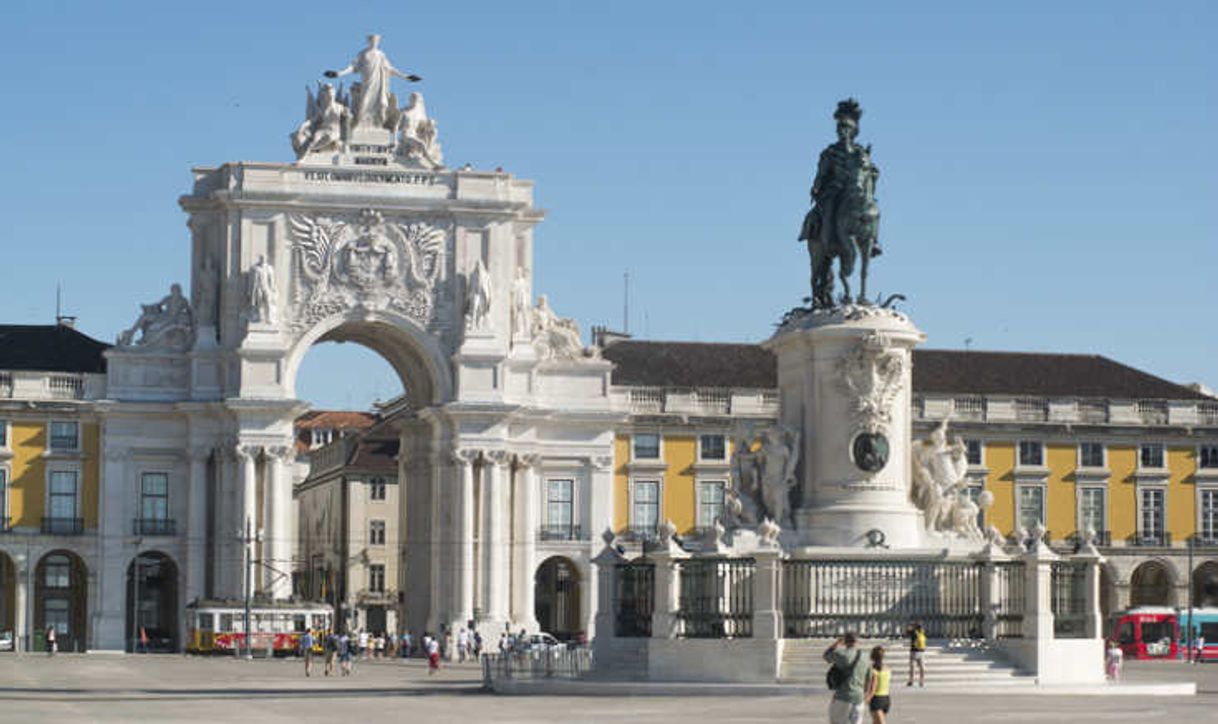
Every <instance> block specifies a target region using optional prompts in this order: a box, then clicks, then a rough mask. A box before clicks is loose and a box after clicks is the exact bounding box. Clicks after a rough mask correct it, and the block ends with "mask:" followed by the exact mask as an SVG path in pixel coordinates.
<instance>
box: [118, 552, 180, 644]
mask: <svg viewBox="0 0 1218 724" xmlns="http://www.w3.org/2000/svg"><path fill="white" fill-rule="evenodd" d="M178 598H179V597H178V567H177V565H176V564H175V563H174V562H173V559H171V558H170V557H169V556H167V555H165V554H164V553H161V552H159V551H149V552H147V553H141V554H139V555H138V556H136V557H135V558H134V559H133V560H132V561H131V564H130V565H129V566H127V616H126V622H127V639H126V640H127V651H128V652H138V653H171V652H176V651H178V650H180V646H181V643H180V642H179V641H178Z"/></svg>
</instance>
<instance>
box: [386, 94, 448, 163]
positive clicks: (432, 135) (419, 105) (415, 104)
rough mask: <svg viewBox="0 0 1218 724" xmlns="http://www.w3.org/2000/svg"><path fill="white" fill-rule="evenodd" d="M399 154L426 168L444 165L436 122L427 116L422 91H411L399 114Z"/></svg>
mask: <svg viewBox="0 0 1218 724" xmlns="http://www.w3.org/2000/svg"><path fill="white" fill-rule="evenodd" d="M397 134H398V156H399V157H400V158H401V159H402V160H403V161H406V162H407V163H413V164H415V165H418V166H421V167H422V168H426V169H438V168H443V167H444V153H443V152H442V151H441V150H440V141H439V138H438V133H437V130H436V122H435V121H433V120H432V119H430V118H428V117H427V108H426V106H424V105H423V95H422V94H421V93H411V94H410V100H408V101H407V103H406V106H405V107H404V108H402V109H401V110H400V111H399V112H398V114H397Z"/></svg>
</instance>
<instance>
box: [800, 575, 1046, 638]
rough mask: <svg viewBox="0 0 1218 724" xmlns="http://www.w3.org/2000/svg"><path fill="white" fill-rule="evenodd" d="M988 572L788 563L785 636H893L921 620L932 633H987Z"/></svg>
mask: <svg viewBox="0 0 1218 724" xmlns="http://www.w3.org/2000/svg"><path fill="white" fill-rule="evenodd" d="M982 572H983V566H982V564H981V563H976V562H967V561H961V562H954V561H925V562H924V561H822V560H788V561H783V566H782V612H783V621H784V623H785V628H786V635H787V637H788V638H832V637H834V636H839V635H841V634H842V633H844V632H846V631H855V632H857V633H859V634H860V635H862V636H865V637H873V638H875V637H893V636H901V635H903V634H904V632H905V627H906V626H907V625H908V624H909V622H910V621H914V620H917V621H921V622H922V625H923V626H924V627H925V630H926V633H927V635H928V636H930V637H932V638H980V637H981V636H982V635H983V634H984V631H983V629H982V625H983V623H984V613H983V608H982V606H981V575H982ZM1011 578H1012V580H1013V579H1014V577H1013V576H1012V577H1011ZM1020 592H1022V587H1021V588H1020ZM1020 615H1021V618H1022V608H1020Z"/></svg>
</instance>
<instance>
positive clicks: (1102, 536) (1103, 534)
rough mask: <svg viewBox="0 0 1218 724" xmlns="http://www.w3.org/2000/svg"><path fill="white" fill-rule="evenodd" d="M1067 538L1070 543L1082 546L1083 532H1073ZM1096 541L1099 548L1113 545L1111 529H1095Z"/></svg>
mask: <svg viewBox="0 0 1218 724" xmlns="http://www.w3.org/2000/svg"><path fill="white" fill-rule="evenodd" d="M1066 540H1067V541H1068V542H1069V543H1072V544H1073V545H1074V546H1076V547H1077V546H1081V545H1082V544H1083V534H1082V533H1080V532H1074V533H1071V534H1070V535H1068V536H1066ZM1094 542H1095V546H1096V547H1097V548H1107V547H1109V546H1111V545H1112V531H1110V530H1097V531H1095V541H1094Z"/></svg>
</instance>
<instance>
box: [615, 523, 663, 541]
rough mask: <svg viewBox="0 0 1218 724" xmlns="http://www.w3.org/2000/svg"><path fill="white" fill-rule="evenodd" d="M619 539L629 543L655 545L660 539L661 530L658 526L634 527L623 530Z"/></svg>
mask: <svg viewBox="0 0 1218 724" xmlns="http://www.w3.org/2000/svg"><path fill="white" fill-rule="evenodd" d="M618 537H619V538H621V539H622V540H624V541H629V542H636V543H655V542H656V541H658V540H659V539H660V530H659V526H656V525H632V526H629V527H627V528H626V529H625V530H623V531H622V532H621V534H620V535H619V536H618Z"/></svg>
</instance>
